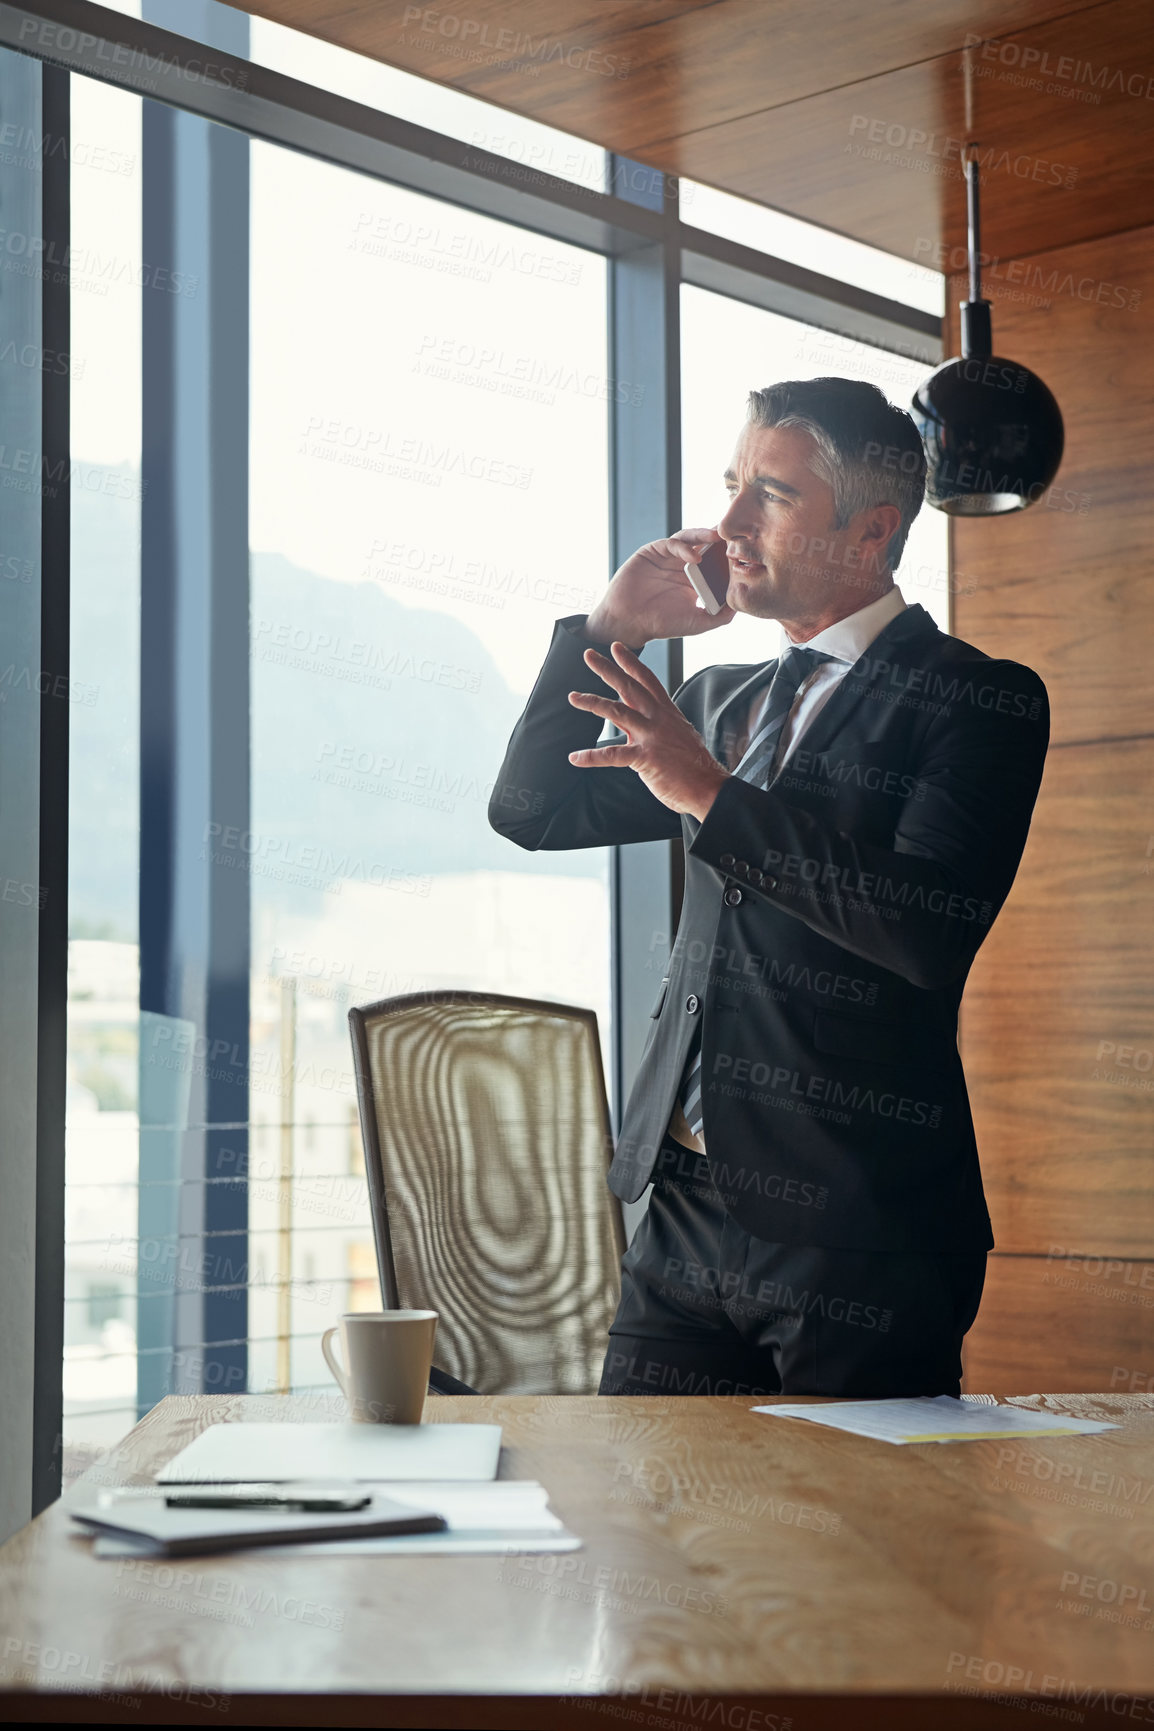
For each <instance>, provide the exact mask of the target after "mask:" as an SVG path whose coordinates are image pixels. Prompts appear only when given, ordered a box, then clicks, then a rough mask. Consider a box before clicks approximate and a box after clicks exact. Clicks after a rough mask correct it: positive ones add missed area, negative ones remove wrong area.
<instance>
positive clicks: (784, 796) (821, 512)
mask: <svg viewBox="0 0 1154 1731" xmlns="http://www.w3.org/2000/svg"><path fill="white" fill-rule="evenodd" d="M924 478H925V464H924V457H923V453H922V447H921V442H920V440H919V437H918V434H917V430H916V428H915V427H914V424H913V422H912V421H911V419H910V417H909V416H908V415H906V414H905V413H903V412H902V411H901V410H899V409H896V408H894V407H892V405H890V404H889V403H888V402H887V401H886V399H885V397H884V396H883V395H882V393H881V392H880V391H878V390H877V389H876V388H875V387H874V386H872V385H868V384H863V383H861V382H858V381H853V380H847V379H816V380H810V381H804V382H789V383H783V384H778V385H774V386H771V387H770V388H768V389H765V390H758V391H753V392H751V393H750V397H749V405H748V419H747V421H746V424H745V426H744V427H743V428H742V430H741V433H740V437H739V438H738V442H737V447H736V450H735V452H734V454H733V458H732V462H731V465H730V467H729V469H728V470H727V471H726V473H725V476H724V485H725V490H726V492H727V494H728V499H729V503H728V508H727V509H726V511H725V514H724V515H723V516H722V518H721V520H720V522H719V523H718V524H717V527H716V529H710V528H702V529H696V528H690V529H683V530H680V531H679V532H678V533H677V534H676V535H672V536H669V537H667V538H665V539H663V540H658V541H653V542H650V543H649V544H648V545H647V546H645V547H642V548H640V549H639V550H638V552H636V553H634V554H633V555H632V557H631V558H629V559H627V560H626V561H625V563H624V564H623V565H622V566H621V568H620V570H619V571H618V572H617V573H616V575H615V576H614V578H613V580H612V582H611V583H610V585H609V588H608V590H607V591H606V593H605V595H604V597H603V598H602V600H601V601H600V602H599V603H598V604H597V606H596V607H595V608H594V610H593V612H592V613H591V614H589V615H588V616H587V617H586V616H574V617H572V618H568V619H563V620H561V621H559V623H558V624H557V626H556V628H555V631H554V635H553V640H552V643H551V646H550V649H549V653H548V656H547V658H546V661H545V664H544V667H543V668H542V670H541V673H540V675H539V677H538V679H537V683H536V685H535V686H534V688H533V691H532V694H531V696H530V698H529V701H528V703H527V705H526V708H525V712H524V714H523V715H522V717H521V719H520V721H519V722H518V724H517V726H516V729H515V730H514V733H513V736H512V739H511V740H510V743H509V748H508V752H507V754H506V757H505V762H504V764H503V766H502V768H501V771H500V773H499V776H498V778H497V782H496V784H495V788H494V793H493V798H492V802H491V805H490V814H489V815H490V821H491V823H492V824H493V826H494V828H496V829H497V830H499V831H500V832H501V833H502V834H503V835H506V836H508V837H509V838H510V839H511V840H513V841H515V842H518V843H519V844H520V845H521V846H522V847H526V848H531V849H536V848H576V847H598V846H603V845H605V844H607V843H625V842H636V841H653V840H657V839H661V838H673V837H676V836H680V837H681V838H682V840H683V842H684V847H685V856H686V858H685V864H686V872H685V898H684V906H683V909H682V914H681V922H680V926H679V928H678V932H677V938H676V941H675V943H674V945H673V950H672V954H671V956H670V959H669V964H668V969H667V975H666V978H665V979H664V980H663V981H662V983H661V990H660V992H659V995H658V999H657V1002H656V1004H655V1005H654V1008H653V1012H652V1026H651V1029H650V1033H649V1038H648V1040H647V1042H646V1045H645V1049H644V1052H643V1054H642V1058H641V1063H640V1067H639V1071H638V1075H637V1080H636V1082H635V1084H634V1087H633V1090H632V1093H631V1095H630V1098H629V1103H628V1106H627V1109H626V1112H625V1116H624V1121H623V1123H622V1125H621V1132H620V1137H619V1140H618V1146H617V1151H616V1157H615V1159H614V1161H613V1165H612V1168H611V1170H610V1179H609V1181H610V1184H611V1186H612V1188H613V1190H614V1192H615V1193H616V1194H617V1195H618V1196H620V1197H622V1198H624V1199H626V1200H635V1199H636V1198H637V1197H639V1196H640V1195H641V1194H642V1192H643V1190H644V1189H645V1187H646V1185H647V1184H648V1183H649V1182H650V1181H652V1183H653V1190H652V1194H651V1196H650V1201H649V1207H648V1210H647V1212H646V1214H645V1216H644V1218H643V1220H642V1222H641V1224H640V1225H639V1227H638V1229H637V1232H636V1233H635V1235H634V1238H633V1242H632V1244H631V1245H630V1247H629V1249H628V1251H627V1252H626V1254H625V1257H624V1259H623V1262H622V1291H621V1302H620V1305H619V1308H618V1311H617V1315H616V1317H615V1319H614V1322H613V1325H612V1328H611V1330H610V1338H609V1347H608V1352H607V1355H606V1360H605V1368H604V1372H603V1376H602V1382H601V1392H602V1393H623V1394H661V1393H671V1392H680V1393H701V1394H715V1393H716V1394H726V1393H730V1394H746V1393H750V1394H758V1393H782V1394H787V1395H789V1394H796V1395H802V1394H823V1395H854V1396H857V1395H860V1396H869V1395H875V1396H884V1395H914V1394H931V1395H932V1394H954V1395H956V1394H957V1393H958V1392H959V1389H960V1378H961V1359H960V1351H961V1343H962V1338H963V1336H964V1335H965V1333H966V1330H967V1329H968V1328H969V1327H970V1325H971V1323H972V1322H973V1319H974V1317H975V1315H976V1314H977V1309H978V1304H979V1301H980V1298H981V1292H982V1284H983V1280H984V1277H985V1265H986V1253H987V1251H988V1250H989V1249H990V1248H991V1246H992V1244H993V1237H992V1234H991V1231H990V1220H989V1215H988V1213H987V1210H986V1204H985V1198H984V1196H983V1192H982V1180H981V1172H980V1169H979V1165H978V1154H977V1148H976V1145H975V1141H974V1131H973V1124H972V1120H971V1117H970V1110H969V1104H968V1100H967V1096H966V1085H965V1079H964V1076H963V1074H962V1066H961V1061H960V1058H959V1055H958V1048H957V1014H958V1004H959V1000H960V998H961V995H962V989H963V987H964V985H965V980H966V974H967V972H968V970H969V967H970V964H971V962H972V961H973V959H974V955H975V954H976V952H977V950H978V947H979V945H980V944H981V942H982V940H983V939H984V938H985V936H986V934H987V933H988V932H989V929H990V926H991V925H992V923H993V921H994V918H995V917H996V915H997V913H998V910H999V909H1000V907H1001V905H1002V903H1003V901H1004V900H1005V898H1006V895H1007V893H1008V891H1009V889H1010V886H1011V884H1012V882H1013V879H1014V874H1015V872H1016V870H1017V866H1018V861H1019V859H1020V857H1021V853H1022V848H1023V846H1024V844H1025V840H1026V833H1027V830H1028V827H1029V822H1030V814H1031V812H1032V809H1033V806H1034V801H1035V798H1036V796H1037V791H1038V785H1039V782H1040V779H1041V774H1042V765H1043V761H1044V758H1045V753H1046V746H1047V741H1048V734H1049V717H1048V706H1047V701H1046V692H1045V687H1044V686H1043V684H1042V682H1041V680H1040V679H1039V678H1038V677H1037V675H1036V674H1035V673H1033V672H1031V671H1030V669H1029V668H1027V667H1023V666H1021V665H1019V664H1018V663H1017V662H1014V661H998V660H991V659H990V658H989V657H988V656H986V655H984V654H983V653H982V652H981V650H979V649H975V648H972V647H971V646H970V645H969V644H967V643H963V642H961V641H960V640H959V639H957V638H954V637H951V636H948V635H946V634H944V633H943V632H940V631H939V630H938V628H937V626H936V625H935V624H934V622H933V620H932V619H931V618H930V617H929V615H928V614H927V613H926V611H925V610H924V608H922V607H920V606H916V605H915V606H907V605H906V603H905V601H904V599H903V597H902V595H901V592H900V590H899V589H898V588H897V587H896V586H895V584H894V580H893V568H894V567H895V566H896V565H897V563H898V560H899V558H900V556H901V552H902V549H903V546H904V544H905V540H906V536H907V533H908V531H909V527H910V524H911V523H912V522H913V520H914V518H915V517H916V515H917V513H918V510H919V508H920V506H921V503H922V495H923V490H924ZM718 539H724V541H725V549H726V554H727V556H728V561H729V589H728V594H727V597H726V600H727V605H726V606H725V608H724V609H723V610H722V612H721V613H720V614H718V615H717V616H716V617H715V618H711V617H709V616H708V615H707V614H706V613H705V612H704V611H703V610H702V609H701V608H700V607H699V605H698V604H697V601H696V598H695V595H694V592H693V590H692V588H691V587H690V585H689V583H688V581H687V579H686V577H685V574H684V570H683V566H684V562H685V560H686V559H687V558H688V557H689V556H690V555H691V553H693V552H700V551H701V550H702V549H703V548H704V546H706V545H707V544H708V543H709V542H711V541H715V540H718ZM737 613H745V614H750V615H752V616H754V617H755V618H758V619H764V620H765V621H766V646H767V649H768V648H769V646H770V644H771V642H773V640H774V639H776V638H778V637H779V636H780V635H781V634H780V633H778V632H777V631H775V630H774V628H773V627H772V626H771V625H770V623H769V622H770V621H771V620H777V621H779V622H780V625H781V627H782V628H783V632H784V636H783V637H782V640H781V641H782V650H783V653H782V654H781V655H780V656H779V658H778V659H777V660H768V659H767V660H766V661H765V662H764V663H763V664H761V665H760V666H756V667H751V666H748V665H741V666H725V665H716V666H711V667H708V668H706V669H705V670H704V671H702V672H700V673H698V674H696V675H694V677H693V678H692V679H689V680H687V681H686V682H685V684H684V685H682V686H681V688H680V689H679V691H678V692H677V693H676V694H675V696H674V697H673V698H670V697H669V696H668V695H667V693H666V692H665V690H664V688H663V686H662V685H661V683H660V681H659V680H658V679H657V678H655V676H654V675H653V674H652V673H651V672H650V671H649V670H648V669H647V668H646V667H645V666H644V664H643V663H642V662H641V660H640V659H639V655H638V652H639V651H640V650H641V649H642V648H643V647H644V645H645V644H646V643H647V642H649V641H650V640H651V639H654V638H662V637H678V636H690V635H696V634H698V633H700V632H702V631H710V630H718V629H724V627H725V625H726V624H728V623H729V621H730V620H731V619H732V618H733V617H734V616H735V614H737ZM773 646H774V647H775V648H776V647H777V644H776V642H774V644H773ZM722 647H723V645H722V644H721V643H719V649H720V648H722ZM607 721H608V722H611V723H613V724H614V725H615V726H616V727H617V728H619V729H620V730H621V732H622V733H623V734H624V736H625V737H624V742H623V743H613V744H602V745H598V744H597V740H598V738H599V737H600V735H601V732H602V729H603V723H605V722H607ZM528 794H531V795H532V797H527V795H528ZM527 813H528V814H531V815H526V814H527Z"/></svg>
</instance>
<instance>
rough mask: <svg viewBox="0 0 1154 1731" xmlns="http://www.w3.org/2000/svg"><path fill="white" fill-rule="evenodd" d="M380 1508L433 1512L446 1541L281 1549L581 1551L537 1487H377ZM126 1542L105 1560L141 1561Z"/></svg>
mask: <svg viewBox="0 0 1154 1731" xmlns="http://www.w3.org/2000/svg"><path fill="white" fill-rule="evenodd" d="M373 1495H374V1500H375V1499H376V1498H378V1497H379V1498H380V1499H381V1500H382V1502H383V1501H385V1500H386V1499H387V1501H388V1502H389V1503H394V1504H401V1505H403V1506H405V1507H408V1508H411V1509H413V1510H414V1511H416V1510H425V1509H427V1510H430V1511H431V1512H432V1513H434V1514H437V1515H440V1516H442V1517H443V1518H444V1520H445V1521H446V1522H447V1523H448V1527H447V1530H446V1531H444V1532H439V1533H405V1534H398V1535H396V1536H388V1537H383V1538H371V1537H365V1538H348V1539H317V1540H315V1541H311V1542H310V1543H308V1544H307V1545H300V1544H278V1545H277V1555H278V1556H280V1557H285V1556H306V1555H307V1556H310V1557H317V1556H337V1557H339V1556H357V1557H365V1556H379V1557H385V1556H388V1557H398V1556H420V1555H424V1554H426V1553H427V1554H428V1555H430V1556H460V1555H464V1554H467V1553H470V1552H475V1553H494V1552H496V1553H498V1554H508V1553H512V1552H516V1551H577V1550H580V1549H581V1540H580V1539H579V1538H577V1537H576V1536H575V1535H574V1534H573V1533H571V1532H569V1531H568V1530H567V1528H566V1527H565V1526H563V1524H562V1523H561V1521H559V1520H558V1518H557V1516H556V1515H555V1514H553V1513H552V1512H551V1511H550V1509H549V1506H548V1503H549V1493H548V1492H547V1491H546V1489H545V1487H544V1485H541V1484H538V1483H537V1482H536V1481H535V1480H532V1479H523V1480H522V1479H498V1480H489V1481H488V1482H486V1483H480V1484H477V1483H474V1484H462V1483H459V1482H453V1483H443V1484H418V1483H415V1482H413V1481H411V1480H410V1481H404V1482H401V1483H397V1484H374V1486H373ZM163 1496H164V1492H163V1489H162V1488H159V1487H158V1488H157V1489H156V1490H155V1491H148V1492H136V1493H134V1499H135V1498H136V1497H149V1498H156V1499H159V1500H161V1501H162V1500H163ZM142 1554H143V1553H142V1550H141V1548H140V1547H139V1546H138V1545H134V1544H133V1543H132V1541H131V1540H130V1539H127V1538H119V1537H117V1538H113V1537H100V1538H98V1539H97V1540H96V1542H95V1546H94V1555H95V1556H98V1557H135V1556H140V1555H142Z"/></svg>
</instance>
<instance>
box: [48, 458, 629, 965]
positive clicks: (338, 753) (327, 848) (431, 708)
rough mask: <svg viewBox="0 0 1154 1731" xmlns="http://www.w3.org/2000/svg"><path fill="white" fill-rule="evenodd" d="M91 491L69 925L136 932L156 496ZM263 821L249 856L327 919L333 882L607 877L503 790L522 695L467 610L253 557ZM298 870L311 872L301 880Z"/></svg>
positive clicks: (76, 606) (270, 892)
mask: <svg viewBox="0 0 1154 1731" xmlns="http://www.w3.org/2000/svg"><path fill="white" fill-rule="evenodd" d="M100 473H102V474H123V475H125V476H127V477H130V478H131V481H132V486H130V487H126V488H125V489H124V492H125V493H126V494H128V495H129V496H126V497H117V496H115V493H114V491H113V490H109V491H107V492H105V491H100V490H97V489H92V490H88V489H86V488H83V487H80V488H74V492H73V568H74V569H73V585H72V686H71V690H72V693H73V702H72V706H71V767H70V803H71V814H72V815H71V840H70V868H69V870H70V897H71V922H70V923H71V929H72V932H73V934H74V935H87V936H94V937H108V938H113V939H117V940H119V941H123V942H132V941H134V940H135V935H136V929H137V911H136V901H137V882H138V869H139V868H138V840H139V838H138V800H139V786H138V782H139V747H138V742H137V730H138V718H139V685H140V675H139V655H140V647H139V627H140V613H139V575H138V573H139V504H138V501H137V499H136V497H135V493H134V487H135V479H136V478H135V475H134V473H133V472H132V471H130V470H127V469H125V470H122V471H114V470H103V471H100ZM251 583H252V599H251V621H252V658H251V676H252V682H251V730H252V731H251V758H252V792H251V830H250V833H249V835H248V836H247V837H246V838H244V842H243V845H242V846H241V847H239V848H236V849H234V850H232V851H235V852H236V853H237V855H238V860H239V859H240V858H241V857H242V856H243V857H244V858H246V859H247V860H248V861H249V862H250V864H251V866H252V868H253V872H252V875H253V886H254V896H257V897H259V898H260V899H261V900H262V901H263V902H265V903H266V904H267V903H270V902H271V903H273V904H275V905H276V906H277V907H278V908H281V909H283V910H284V911H285V912H292V913H296V914H300V915H302V916H305V917H307V916H309V915H310V914H312V913H314V912H315V911H316V909H317V906H318V901H319V898H320V897H321V896H323V894H324V891H325V886H326V883H327V882H330V881H333V880H335V879H338V878H340V877H342V876H347V877H350V878H352V879H353V880H354V881H357V880H362V881H369V882H381V881H383V880H384V881H388V879H389V877H390V875H392V876H393V881H396V877H395V874H405V873H411V874H416V875H418V876H423V875H431V874H437V873H444V872H453V873H460V872H463V871H474V870H475V871H505V872H509V871H516V872H533V873H546V874H549V875H560V876H566V877H574V876H585V875H590V876H599V875H600V874H601V871H602V870H603V866H602V863H601V860H600V856H599V853H598V851H597V850H578V851H574V852H566V853H537V854H529V853H526V852H525V851H524V850H523V849H521V848H518V847H516V846H514V845H513V843H511V842H508V841H505V840H504V839H503V838H502V837H500V836H498V835H496V834H495V833H494V832H493V830H491V829H490V827H489V823H488V818H487V805H488V797H489V792H490V788H491V784H492V782H493V779H494V777H495V775H496V773H497V770H498V768H499V766H500V763H501V759H502V757H503V755H504V751H505V746H506V744H507V742H508V738H509V734H510V732H511V731H512V728H513V725H514V723H515V721H516V719H517V716H518V715H519V714H520V712H521V709H522V707H523V698H522V697H520V696H519V695H518V694H516V693H514V692H512V691H510V689H509V687H508V686H507V684H506V683H505V680H504V678H503V676H502V674H501V672H500V670H499V669H498V667H497V665H496V663H495V662H494V660H493V658H492V656H491V655H490V654H489V652H488V650H487V649H486V648H485V645H484V644H483V643H482V641H481V640H480V638H479V637H477V635H476V634H475V633H474V632H473V631H471V630H470V629H469V627H468V625H467V624H466V623H465V622H464V621H462V620H460V619H455V618H453V617H452V616H451V615H448V614H445V613H439V612H433V611H430V610H425V609H421V608H415V607H407V606H404V605H402V604H401V603H400V602H399V601H397V600H395V599H394V598H393V597H392V596H391V595H390V594H388V593H387V591H385V590H384V589H383V588H382V587H381V586H380V585H379V584H377V583H374V582H371V581H365V582H361V583H340V582H336V581H334V580H332V579H331V578H326V577H322V576H319V575H318V574H317V573H315V572H312V571H306V570H303V569H301V568H300V567H299V566H296V565H294V564H292V563H291V562H290V561H289V560H287V559H285V558H283V557H282V556H281V555H279V554H272V553H254V554H253V555H252V558H251ZM298 880H300V881H298Z"/></svg>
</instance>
